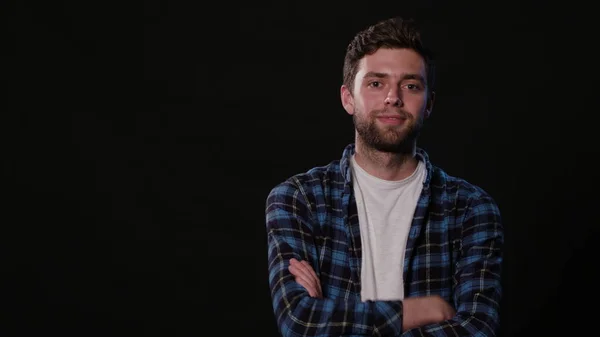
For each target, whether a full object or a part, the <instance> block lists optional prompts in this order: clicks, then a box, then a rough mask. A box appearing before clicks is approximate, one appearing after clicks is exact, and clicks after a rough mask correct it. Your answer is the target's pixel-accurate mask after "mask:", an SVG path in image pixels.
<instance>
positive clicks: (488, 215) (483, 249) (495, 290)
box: [402, 194, 504, 337]
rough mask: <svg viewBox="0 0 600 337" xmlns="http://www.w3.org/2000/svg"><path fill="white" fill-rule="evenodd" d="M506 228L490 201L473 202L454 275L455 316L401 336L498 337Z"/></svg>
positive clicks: (471, 202) (469, 210)
mask: <svg viewBox="0 0 600 337" xmlns="http://www.w3.org/2000/svg"><path fill="white" fill-rule="evenodd" d="M503 243H504V233H503V226H502V223H501V217H500V212H499V210H498V207H497V205H496V204H495V202H494V201H493V200H492V198H491V197H489V196H487V195H485V194H484V195H483V196H482V197H478V198H473V199H472V200H471V201H470V203H469V206H468V209H467V210H466V212H465V218H464V221H463V224H462V239H461V257H460V258H459V260H458V262H457V269H456V272H455V275H454V277H455V279H456V286H455V290H454V302H455V308H456V316H455V317H454V318H453V319H450V320H446V321H443V322H440V323H436V324H429V325H426V326H423V327H419V328H414V329H410V330H407V331H405V332H404V333H403V334H402V336H406V337H409V336H424V337H428V336H436V337H437V336H439V337H442V336H453V337H456V336H479V337H483V336H496V335H497V334H498V329H499V324H500V323H499V302H500V298H501V295H502V289H501V283H500V273H501V267H502V266H501V265H502V246H503Z"/></svg>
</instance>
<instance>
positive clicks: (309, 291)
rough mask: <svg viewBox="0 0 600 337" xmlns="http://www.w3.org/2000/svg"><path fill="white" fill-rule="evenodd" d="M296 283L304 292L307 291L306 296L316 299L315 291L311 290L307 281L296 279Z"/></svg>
mask: <svg viewBox="0 0 600 337" xmlns="http://www.w3.org/2000/svg"><path fill="white" fill-rule="evenodd" d="M296 282H297V283H298V284H299V285H301V286H303V287H304V289H306V291H308V295H309V296H310V297H316V295H317V294H316V291H315V290H314V289H313V288H311V286H310V283H307V281H305V280H304V279H301V278H297V279H296Z"/></svg>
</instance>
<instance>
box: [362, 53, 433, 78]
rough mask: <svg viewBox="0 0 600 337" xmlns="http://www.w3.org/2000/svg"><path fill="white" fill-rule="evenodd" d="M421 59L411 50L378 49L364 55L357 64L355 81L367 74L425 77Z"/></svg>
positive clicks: (423, 62) (423, 64)
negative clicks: (378, 73)
mask: <svg viewBox="0 0 600 337" xmlns="http://www.w3.org/2000/svg"><path fill="white" fill-rule="evenodd" d="M426 71H427V70H426V67H425V61H424V60H423V57H421V55H419V54H418V53H417V52H416V51H414V50H412V49H397V48H395V49H390V48H380V49H378V50H377V51H376V52H375V53H373V54H370V55H365V57H363V58H362V59H361V60H360V62H359V63H358V72H357V74H356V75H357V76H356V78H357V79H360V78H362V77H363V76H364V74H366V73H368V72H380V73H386V74H389V75H391V76H402V75H403V74H407V73H409V74H419V75H421V76H423V77H424V78H425V77H426Z"/></svg>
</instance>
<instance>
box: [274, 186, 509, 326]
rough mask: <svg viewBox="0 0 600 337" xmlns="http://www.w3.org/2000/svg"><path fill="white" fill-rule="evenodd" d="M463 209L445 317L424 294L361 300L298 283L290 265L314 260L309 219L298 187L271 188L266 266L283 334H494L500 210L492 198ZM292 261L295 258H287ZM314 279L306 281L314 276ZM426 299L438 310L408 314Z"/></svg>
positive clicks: (500, 233) (474, 202) (500, 234)
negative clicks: (451, 306) (422, 315)
mask: <svg viewBox="0 0 600 337" xmlns="http://www.w3.org/2000/svg"><path fill="white" fill-rule="evenodd" d="M469 208H470V209H469V210H468V211H467V212H468V213H467V215H466V217H465V220H464V224H463V240H462V251H463V256H462V258H461V260H460V261H459V262H458V266H457V272H456V275H455V278H456V279H457V285H456V288H455V290H454V292H455V306H456V313H454V311H453V312H452V315H451V317H448V311H447V310H446V312H445V313H444V310H443V309H440V308H443V305H442V304H440V303H439V300H438V299H435V298H429V299H426V300H429V302H430V305H429V306H425V307H423V305H422V304H423V302H422V300H423V299H418V298H415V299H413V298H407V299H405V300H404V301H366V302H362V301H358V300H355V299H352V298H336V299H332V298H323V297H322V293H319V290H318V289H320V286H321V285H320V284H319V283H318V282H315V283H314V289H312V290H309V289H308V288H306V286H305V285H303V284H302V282H297V281H296V279H297V276H296V275H295V274H294V273H293V272H292V271H294V269H295V267H294V266H293V264H296V263H297V262H298V263H302V262H299V261H306V262H303V263H307V264H308V265H313V266H316V265H317V261H318V260H317V259H318V257H317V256H318V255H317V247H316V245H315V243H314V237H313V228H312V224H313V222H312V221H311V219H310V211H309V209H308V206H307V203H306V202H305V199H303V198H302V197H301V193H300V191H299V189H297V188H293V187H290V186H280V187H278V188H276V189H274V190H273V191H272V192H271V194H270V195H269V197H268V199H267V234H268V259H269V267H268V268H269V284H270V287H271V295H272V301H273V308H274V311H275V316H276V320H277V323H278V326H279V329H280V331H281V333H282V335H283V336H373V335H375V336H400V335H402V336H495V334H496V332H497V330H498V301H499V298H500V264H501V254H500V245H501V244H502V238H503V237H502V231H501V225H500V219H499V213H498V211H497V209H496V206H495V204H494V203H493V202H492V201H491V200H488V199H484V198H480V199H478V200H473V201H472V203H471V204H470V205H469ZM293 259H295V260H296V261H295V262H291V261H293ZM290 267H291V270H290ZM298 267H300V266H298ZM311 269H312V268H311ZM296 271H298V270H296ZM313 271H314V270H313ZM314 276H315V278H316V275H314ZM315 278H312V281H317V280H316V279H315ZM306 280H307V282H306V285H308V284H309V283H308V282H309V281H311V278H310V277H309V276H307V279H306ZM317 284H318V285H317ZM316 295H321V296H316ZM436 300H437V302H436ZM436 303H437V304H436ZM432 305H433V306H436V305H437V308H438V309H439V310H437V311H435V314H434V315H430V316H429V317H428V319H424V320H421V321H419V320H417V319H415V318H414V317H415V315H417V314H416V313H415V311H417V310H421V312H422V311H423V310H425V311H427V310H428V308H429V309H430V307H431V306H432ZM430 311H431V310H430ZM440 312H441V313H442V314H441V315H440ZM411 315H412V318H410V319H409V316H411ZM432 317H437V319H435V320H434V319H432ZM409 321H410V322H409ZM417 323H418V324H417Z"/></svg>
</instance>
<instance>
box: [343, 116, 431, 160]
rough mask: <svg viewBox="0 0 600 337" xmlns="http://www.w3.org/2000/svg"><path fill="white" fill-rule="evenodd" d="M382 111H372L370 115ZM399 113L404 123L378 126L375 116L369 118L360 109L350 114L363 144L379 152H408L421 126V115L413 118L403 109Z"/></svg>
mask: <svg viewBox="0 0 600 337" xmlns="http://www.w3.org/2000/svg"><path fill="white" fill-rule="evenodd" d="M383 112H384V111H374V112H373V113H372V114H371V116H377V115H379V114H381V113H383ZM400 113H401V115H402V116H403V117H404V118H406V120H405V122H404V124H402V125H397V126H393V125H389V126H379V125H378V124H377V121H376V119H375V118H376V117H372V118H371V117H370V116H368V115H365V114H363V113H362V112H361V111H356V113H355V114H354V115H352V121H353V122H354V127H355V129H356V132H357V134H358V137H360V139H361V140H362V142H363V144H364V145H365V146H367V147H369V148H371V149H374V150H377V151H380V152H387V153H398V154H410V153H412V151H413V148H414V145H415V142H416V140H417V138H418V137H419V134H420V133H421V129H422V128H423V117H417V118H414V117H413V116H412V115H411V114H409V113H406V112H403V111H401V112H400ZM359 116H360V117H359ZM419 116H421V114H420V115H419Z"/></svg>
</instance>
